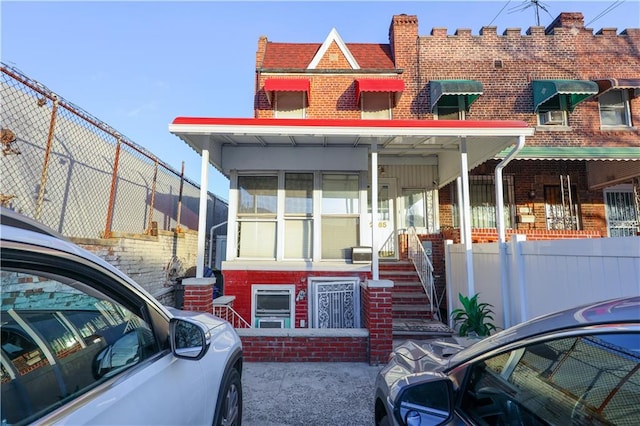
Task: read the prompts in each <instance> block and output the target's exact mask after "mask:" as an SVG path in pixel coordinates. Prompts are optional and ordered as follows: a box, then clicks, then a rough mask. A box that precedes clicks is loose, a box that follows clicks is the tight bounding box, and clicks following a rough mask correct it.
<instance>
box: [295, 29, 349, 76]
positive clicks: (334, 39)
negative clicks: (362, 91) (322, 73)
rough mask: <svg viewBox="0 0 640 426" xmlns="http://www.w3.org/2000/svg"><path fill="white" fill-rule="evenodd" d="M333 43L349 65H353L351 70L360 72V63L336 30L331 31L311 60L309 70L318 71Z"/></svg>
mask: <svg viewBox="0 0 640 426" xmlns="http://www.w3.org/2000/svg"><path fill="white" fill-rule="evenodd" d="M333 43H335V44H336V45H337V46H338V48H339V49H340V51H341V52H342V54H343V55H344V57H345V59H346V60H347V62H348V63H349V65H351V68H352V69H354V70H359V69H360V65H358V62H357V61H356V59H355V58H354V57H353V55H352V54H351V51H350V50H349V48H347V45H346V44H345V43H344V41H342V38H341V37H340V34H338V31H337V30H336V29H335V28H332V29H331V32H330V33H329V35H328V36H327V38H326V39H325V40H324V43H322V46H320V49H319V50H318V52H317V53H316V55H315V56H314V57H313V59H312V60H311V63H310V64H309V66H308V67H307V69H310V70H314V69H316V68H317V67H318V64H319V63H320V61H321V60H322V58H324V55H325V54H326V53H327V51H328V50H329V48H330V47H331V45H332V44H333Z"/></svg>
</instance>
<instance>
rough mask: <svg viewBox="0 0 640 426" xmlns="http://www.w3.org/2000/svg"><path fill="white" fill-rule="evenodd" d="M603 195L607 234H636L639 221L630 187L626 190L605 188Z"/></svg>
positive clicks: (618, 235)
mask: <svg viewBox="0 0 640 426" xmlns="http://www.w3.org/2000/svg"><path fill="white" fill-rule="evenodd" d="M604 195H605V208H606V213H607V228H608V229H609V236H610V237H628V236H632V235H637V234H638V232H639V231H640V223H639V221H638V212H637V210H636V205H635V201H634V194H633V191H632V190H631V188H629V189H628V190H625V189H619V190H607V191H605V193H604Z"/></svg>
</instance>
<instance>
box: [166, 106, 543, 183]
mask: <svg viewBox="0 0 640 426" xmlns="http://www.w3.org/2000/svg"><path fill="white" fill-rule="evenodd" d="M169 131H170V132H171V133H173V134H174V135H176V136H178V137H179V138H180V139H182V140H183V141H184V142H185V143H187V144H188V145H189V146H190V147H191V148H193V149H194V150H195V151H196V152H198V153H199V154H200V155H202V152H203V150H207V151H209V163H210V164H211V165H212V166H213V167H215V168H216V169H218V170H219V171H220V172H221V173H223V174H224V175H225V176H227V177H228V176H229V172H230V169H229V167H228V165H227V164H225V150H226V149H227V148H232V147H262V148H267V149H268V148H276V147H278V148H283V147H287V148H291V149H296V148H300V147H316V148H317V147H320V148H335V147H342V148H349V147H353V148H362V147H368V148H369V150H370V152H374V151H376V152H378V155H379V158H380V161H381V162H382V161H384V162H385V163H387V164H438V166H439V167H438V170H439V180H438V183H439V185H440V186H443V185H445V184H447V183H449V182H451V181H453V180H455V179H456V178H457V177H458V176H460V170H461V167H460V143H461V140H462V139H466V144H467V152H468V167H469V169H471V168H473V167H475V166H477V165H479V164H481V163H483V162H484V161H486V160H488V159H490V158H493V157H494V156H495V155H496V154H498V153H499V152H501V151H502V150H504V149H505V148H508V147H510V146H512V145H515V144H516V143H517V142H518V139H519V137H521V136H531V135H532V134H533V132H534V129H533V128H532V127H529V126H528V125H527V123H525V122H522V121H467V120H460V121H458V120H455V121H454V120H340V119H330V120H325V119H322V120H317V119H277V118H268V119H258V118H201V117H178V118H176V119H175V120H174V121H173V122H172V123H171V124H170V125H169Z"/></svg>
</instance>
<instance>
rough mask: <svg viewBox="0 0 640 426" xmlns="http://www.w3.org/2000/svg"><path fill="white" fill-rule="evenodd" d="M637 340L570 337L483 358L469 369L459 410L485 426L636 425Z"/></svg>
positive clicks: (639, 397)
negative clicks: (485, 425)
mask: <svg viewBox="0 0 640 426" xmlns="http://www.w3.org/2000/svg"><path fill="white" fill-rule="evenodd" d="M639 342H640V334H612V335H590V336H579V337H569V338H562V339H557V340H553V341H549V342H544V343H538V344H534V345H530V346H527V347H525V348H520V349H518V350H514V351H511V352H507V353H504V354H501V355H498V356H495V357H492V358H489V359H486V360H484V361H483V362H479V363H477V364H475V365H473V366H471V367H470V378H469V382H468V385H467V387H466V391H465V392H464V394H463V397H462V405H461V408H462V410H463V411H464V412H465V413H466V414H467V415H469V416H470V417H471V418H472V419H474V420H475V421H476V422H478V423H480V424H518V425H538V424H590V425H610V424H616V425H627V424H628V425H631V424H637V423H636V422H637V419H638V418H640V373H639V372H638V370H639V368H638V365H639V364H640V352H639V351H638V343H639Z"/></svg>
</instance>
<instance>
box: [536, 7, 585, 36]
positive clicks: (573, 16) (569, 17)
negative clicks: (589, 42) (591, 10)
mask: <svg viewBox="0 0 640 426" xmlns="http://www.w3.org/2000/svg"><path fill="white" fill-rule="evenodd" d="M556 28H566V29H569V30H570V29H572V28H575V29H578V30H583V29H584V16H583V15H582V13H580V12H562V13H561V14H560V15H558V17H557V18H556V19H554V21H553V22H552V23H551V24H550V25H549V26H548V27H547V29H546V30H545V34H547V35H549V34H553V32H554V30H555V29H556Z"/></svg>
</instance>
